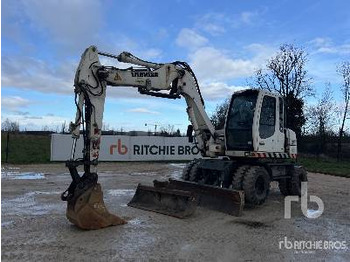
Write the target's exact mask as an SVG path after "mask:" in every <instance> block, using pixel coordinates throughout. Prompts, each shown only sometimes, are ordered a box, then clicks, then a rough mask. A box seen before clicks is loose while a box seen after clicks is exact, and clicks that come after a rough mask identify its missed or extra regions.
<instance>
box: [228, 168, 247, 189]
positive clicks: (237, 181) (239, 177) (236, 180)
mask: <svg viewBox="0 0 350 262" xmlns="http://www.w3.org/2000/svg"><path fill="white" fill-rule="evenodd" d="M248 169H249V166H240V167H238V168H237V169H236V171H235V173H234V174H233V177H232V183H231V188H232V189H235V190H242V189H243V177H244V174H245V173H246V172H247V170H248Z"/></svg>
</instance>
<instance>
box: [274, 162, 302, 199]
mask: <svg viewBox="0 0 350 262" xmlns="http://www.w3.org/2000/svg"><path fill="white" fill-rule="evenodd" d="M306 181H307V172H306V170H305V169H304V168H303V167H301V166H296V167H294V169H293V170H292V175H291V178H285V179H281V180H280V181H279V183H278V187H279V189H280V191H281V193H282V194H283V195H284V196H289V195H294V196H301V182H306Z"/></svg>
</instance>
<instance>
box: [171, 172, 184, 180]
mask: <svg viewBox="0 0 350 262" xmlns="http://www.w3.org/2000/svg"><path fill="white" fill-rule="evenodd" d="M170 177H171V178H175V179H180V178H181V177H182V170H176V171H173V172H172V173H171V175H170Z"/></svg>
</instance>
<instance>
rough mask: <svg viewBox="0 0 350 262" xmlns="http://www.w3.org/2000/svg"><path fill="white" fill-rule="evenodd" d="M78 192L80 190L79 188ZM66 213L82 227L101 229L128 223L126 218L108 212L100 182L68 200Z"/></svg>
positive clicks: (70, 219) (73, 221) (74, 222)
mask: <svg viewBox="0 0 350 262" xmlns="http://www.w3.org/2000/svg"><path fill="white" fill-rule="evenodd" d="M76 192H79V189H78V188H77V189H76ZM66 215H67V218H68V220H69V221H70V222H72V223H73V224H74V225H76V226H77V227H79V228H82V229H100V228H104V227H108V226H116V225H122V224H125V223H126V221H125V220H124V219H122V218H120V217H118V216H116V215H113V214H111V213H109V212H108V210H107V208H106V206H105V203H104V201H103V193H102V190H101V185H100V184H98V183H97V184H95V185H93V186H92V187H90V188H89V189H87V190H86V191H83V192H81V193H80V194H79V193H77V194H76V197H74V198H73V199H71V200H68V203H67V213H66Z"/></svg>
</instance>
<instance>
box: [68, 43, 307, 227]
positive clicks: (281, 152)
mask: <svg viewBox="0 0 350 262" xmlns="http://www.w3.org/2000/svg"><path fill="white" fill-rule="evenodd" d="M101 56H102V57H108V58H112V59H116V60H118V61H119V62H123V63H128V64H132V65H133V66H131V67H129V68H126V69H120V68H117V67H114V66H110V65H108V66H107V65H102V64H101V62H100V59H99V58H100V57H101ZM107 86H114V87H118V86H130V87H135V88H137V90H138V92H139V93H140V94H142V95H148V96H154V97H159V98H167V99H178V98H181V97H183V98H184V99H185V101H186V104H187V114H188V117H189V120H190V123H191V124H190V125H189V126H188V130H187V135H188V137H189V141H192V142H194V143H195V144H196V146H197V147H198V149H199V151H200V153H201V155H202V158H199V159H195V160H193V161H191V162H190V163H188V165H187V166H186V167H185V168H184V170H183V174H182V180H181V181H170V183H168V182H165V183H161V182H158V183H156V182H157V181H156V182H155V185H154V187H153V188H151V187H143V188H142V186H141V185H139V188H140V190H137V191H136V194H135V196H134V198H133V200H135V198H136V202H140V203H141V206H143V209H146V210H152V211H156V212H157V207H153V206H152V205H157V204H160V202H162V203H161V204H162V205H165V209H164V208H163V211H164V210H168V211H169V208H171V207H169V206H170V205H172V204H173V203H174V202H176V205H179V203H181V204H180V206H182V207H183V208H184V212H185V215H186V208H187V207H186V205H187V206H190V205H192V206H193V203H194V202H195V201H197V202H198V199H196V198H197V195H196V194H197V193H198V194H199V195H200V194H202V202H203V203H204V202H205V198H208V197H210V196H211V195H213V198H214V201H213V198H211V199H209V200H208V201H209V202H210V204H211V206H215V207H217V206H220V205H221V206H224V207H223V208H224V209H225V208H228V209H230V207H229V206H230V201H231V200H232V199H233V200H235V201H236V202H235V203H236V204H237V203H238V204H237V205H238V209H239V210H241V209H242V207H243V205H244V203H246V204H249V205H253V206H254V205H261V204H263V203H264V201H265V200H266V198H267V196H268V194H269V188H270V182H271V181H278V183H279V188H280V191H281V193H282V194H283V195H300V194H301V192H300V191H301V182H302V181H306V180H307V175H306V172H305V170H304V169H303V168H302V167H301V166H298V165H297V163H296V157H297V139H296V135H295V132H293V131H292V130H291V129H289V128H287V127H286V126H285V123H286V108H285V105H284V101H283V98H282V97H281V96H279V95H278V94H274V93H270V92H267V91H265V90H258V89H248V90H243V91H238V92H235V93H234V94H233V95H232V97H231V100H230V104H229V108H228V111H227V114H226V120H225V128H224V129H223V130H215V128H214V126H213V124H212V123H211V121H210V118H209V117H208V115H207V113H206V112H205V106H204V100H203V97H202V95H201V92H200V88H199V84H198V81H197V78H196V76H195V74H194V72H193V71H192V69H191V67H190V66H189V65H188V64H187V63H186V62H180V61H175V62H172V63H153V62H148V61H145V60H142V59H140V58H138V57H136V56H134V55H132V54H131V53H128V52H122V53H120V54H119V55H113V54H110V53H105V52H101V51H99V50H98V49H97V48H96V47H95V46H90V47H89V48H87V49H86V50H85V52H84V53H83V54H82V56H81V60H80V63H79V66H78V68H77V70H76V75H75V79H74V87H75V89H74V92H75V101H76V102H75V103H76V107H77V112H76V117H75V121H74V122H72V123H71V125H70V130H71V133H72V137H73V143H72V148H71V156H70V159H69V160H68V161H67V162H66V166H67V167H68V169H69V171H70V175H71V177H72V183H71V184H70V186H69V187H68V189H67V190H66V191H65V192H64V193H62V196H61V198H62V200H64V201H67V213H66V215H67V218H68V219H69V220H70V221H71V222H72V223H73V224H75V225H77V226H78V227H80V228H84V229H98V228H103V227H106V226H111V225H119V224H124V223H126V221H125V220H124V219H122V218H121V217H118V216H115V215H113V214H111V213H109V212H108V210H107V208H106V206H105V204H104V201H103V194H102V189H101V185H100V184H99V183H98V181H97V180H98V175H97V164H98V158H99V150H100V141H101V128H102V118H103V111H104V104H105V98H106V91H107V88H106V87H107ZM81 127H83V130H82V131H81ZM81 133H82V136H83V140H84V149H83V158H82V159H75V148H76V143H77V140H78V138H79V137H80V136H81ZM193 134H194V135H193ZM81 165H82V166H83V167H84V174H83V175H79V173H78V171H77V168H78V166H81ZM139 188H138V189H139ZM141 189H142V190H141ZM138 191H141V193H140V194H138ZM191 191H193V192H194V193H196V194H193V192H191ZM148 192H152V193H151V195H152V194H153V195H154V194H156V197H154V198H157V199H158V203H157V202H152V201H153V200H152V201H151V202H152V204H151V205H148V206H147V203H145V202H143V201H144V200H145V199H146V198H147V200H146V202H147V201H149V199H150V196H149V194H148V195H147V193H148ZM166 194H168V195H170V197H169V198H168V199H167V201H162V200H160V199H161V198H162V197H163V196H165V195H166ZM183 197H185V198H186V199H187V200H186V201H187V202H188V203H185V202H181V201H180V202H179V198H183ZM169 199H172V201H168V200H169ZM227 199H229V201H228V202H227V201H226V200H227ZM132 202H135V201H131V204H130V205H131V206H135V207H138V205H137V204H135V203H132ZM171 202H172V204H170V203H171ZM189 203H190V204H189ZM184 206H185V207H184ZM140 208H142V207H140ZM177 208H178V206H177ZM158 211H159V210H158ZM160 212H161V213H162V211H160ZM163 213H167V212H163ZM168 213H169V212H168ZM170 213H171V212H170ZM189 213H191V212H189Z"/></svg>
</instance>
